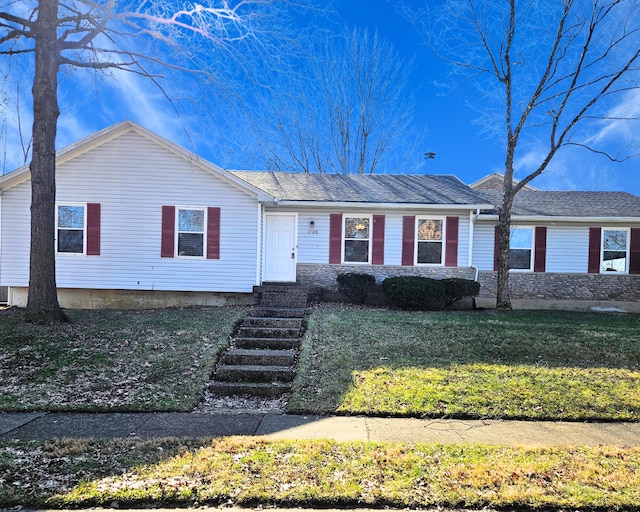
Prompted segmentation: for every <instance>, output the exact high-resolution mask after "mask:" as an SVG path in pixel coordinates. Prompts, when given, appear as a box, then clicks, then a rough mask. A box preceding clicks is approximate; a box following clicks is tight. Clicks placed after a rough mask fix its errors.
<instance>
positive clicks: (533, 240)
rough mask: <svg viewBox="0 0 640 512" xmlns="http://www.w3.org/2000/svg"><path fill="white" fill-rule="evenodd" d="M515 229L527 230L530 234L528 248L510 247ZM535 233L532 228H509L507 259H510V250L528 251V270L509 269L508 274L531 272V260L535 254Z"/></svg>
mask: <svg viewBox="0 0 640 512" xmlns="http://www.w3.org/2000/svg"><path fill="white" fill-rule="evenodd" d="M516 229H522V230H525V229H526V230H528V231H529V232H530V233H531V245H530V246H529V247H512V246H511V243H512V242H513V231H515V230H516ZM535 240H536V233H535V228H534V227H533V226H511V231H510V233H509V257H511V249H528V250H529V268H509V272H533V259H534V254H535ZM509 259H510V258H509Z"/></svg>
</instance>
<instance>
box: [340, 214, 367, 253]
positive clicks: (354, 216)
mask: <svg viewBox="0 0 640 512" xmlns="http://www.w3.org/2000/svg"><path fill="white" fill-rule="evenodd" d="M347 219H368V220H369V238H367V239H365V238H346V236H345V235H346V231H347ZM347 240H359V241H363V240H367V241H368V242H369V247H368V249H369V250H368V253H367V261H345V252H346V251H345V247H346V245H347V243H346V242H347ZM372 254H373V214H359V213H354V214H343V215H342V263H343V264H344V265H371V257H372Z"/></svg>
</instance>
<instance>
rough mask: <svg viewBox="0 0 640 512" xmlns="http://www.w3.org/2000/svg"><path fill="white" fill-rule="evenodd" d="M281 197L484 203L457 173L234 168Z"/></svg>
mask: <svg viewBox="0 0 640 512" xmlns="http://www.w3.org/2000/svg"><path fill="white" fill-rule="evenodd" d="M231 173H232V174H233V175H234V176H237V177H238V178H240V179H242V180H244V181H246V182H248V183H250V184H251V185H253V186H254V187H256V188H259V189H261V190H263V191H264V192H266V193H267V194H270V195H272V196H274V197H276V198H278V199H279V200H281V201H321V202H354V203H407V204H435V205H438V204H442V205H452V204H460V205H483V204H487V201H486V200H485V199H483V197H482V196H480V195H479V194H478V193H477V192H476V191H474V190H472V189H471V188H469V187H468V186H467V185H465V184H464V183H463V182H462V181H460V180H459V179H458V178H456V177H455V176H449V175H430V174H417V175H406V174H402V175H400V174H375V175H363V174H312V173H289V172H260V171H231Z"/></svg>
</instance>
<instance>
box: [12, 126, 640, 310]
mask: <svg viewBox="0 0 640 512" xmlns="http://www.w3.org/2000/svg"><path fill="white" fill-rule="evenodd" d="M57 161H58V168H57V195H56V226H57V229H56V235H55V237H56V240H55V243H56V250H57V255H56V272H57V284H58V289H59V300H60V303H61V305H62V306H63V307H69V308H76V307H159V306H175V305H187V304H202V305H206V304H224V303H229V302H250V301H251V299H252V291H253V289H254V287H255V286H257V285H261V284H263V283H266V282H298V283H302V284H304V285H308V286H311V287H317V288H321V289H326V290H335V287H336V282H335V278H336V276H337V274H338V273H340V272H365V273H370V274H374V275H375V276H376V277H377V278H378V280H382V279H384V278H385V277H387V276H394V275H425V276H432V277H445V276H456V277H465V278H469V279H477V280H478V281H479V282H480V283H481V292H480V297H479V298H478V304H479V305H483V306H491V305H492V304H495V276H496V273H495V266H494V265H495V225H496V220H497V217H496V215H495V205H496V204H497V202H498V201H499V193H498V192H496V191H495V190H480V189H479V188H482V187H479V188H472V187H469V186H467V185H465V184H464V183H462V182H461V181H460V180H459V179H457V178H456V177H454V176H445V175H438V176H436V175H371V176H370V175H330V174H304V173H271V172H252V171H234V172H229V171H226V170H223V169H221V168H219V167H217V166H215V165H213V164H211V163H209V162H207V161H205V160H203V159H201V158H199V157H198V156H197V155H195V154H193V153H191V152H189V151H187V150H185V149H183V148H181V147H179V146H177V145H175V144H173V143H171V142H169V141H167V140H165V139H163V138H161V137H159V136H158V135H156V134H154V133H151V132H150V131H148V130H146V129H144V128H142V127H140V126H138V125H136V124H133V123H131V122H123V123H120V124H118V125H115V126H112V127H110V128H107V129H105V130H103V131H101V132H99V133H96V134H95V135H93V136H91V137H88V138H86V139H84V140H82V141H80V142H78V143H76V144H73V145H71V146H69V147H67V148H65V149H63V150H61V151H60V152H59V153H58V160H57ZM29 179H30V175H29V169H28V167H24V168H21V169H18V170H16V171H14V172H12V173H10V174H7V175H5V176H3V177H1V178H0V286H2V287H7V289H8V302H9V303H10V304H13V305H16V306H24V305H26V298H27V290H28V285H29V258H28V254H29V215H30V209H29V204H30V182H29ZM484 184H485V185H486V183H484ZM513 222H514V231H513V237H512V238H513V240H512V253H511V256H512V259H511V263H512V267H513V270H512V276H511V279H510V282H511V290H512V296H513V302H514V306H516V307H549V308H556V307H557V308H571V309H586V308H588V307H591V306H604V307H621V308H625V309H627V310H633V311H640V198H639V197H636V196H633V195H631V194H628V193H625V192H551V191H538V190H535V189H530V190H525V191H522V192H520V193H519V194H518V196H517V198H516V203H515V206H514V216H513Z"/></svg>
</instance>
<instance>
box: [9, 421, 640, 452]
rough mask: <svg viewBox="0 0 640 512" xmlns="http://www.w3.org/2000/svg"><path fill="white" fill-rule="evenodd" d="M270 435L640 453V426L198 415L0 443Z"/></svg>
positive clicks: (50, 427)
mask: <svg viewBox="0 0 640 512" xmlns="http://www.w3.org/2000/svg"><path fill="white" fill-rule="evenodd" d="M231 435H240V436H266V437H268V438H271V439H334V440H336V441H380V442H394V441H398V442H425V443H482V444H491V445H505V446H530V447H534V446H535V447H541V446H597V445H600V444H602V445H619V446H640V423H579V422H575V423H573V422H551V421H548V422H547V421H543V422H534V421H507V420H446V419H398V418H371V417H360V416H295V415H286V414H195V413H109V414H69V413H4V414H0V439H5V440H8V439H19V440H35V439H53V438H63V437H68V438H113V437H140V438H153V437H221V436H231Z"/></svg>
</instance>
